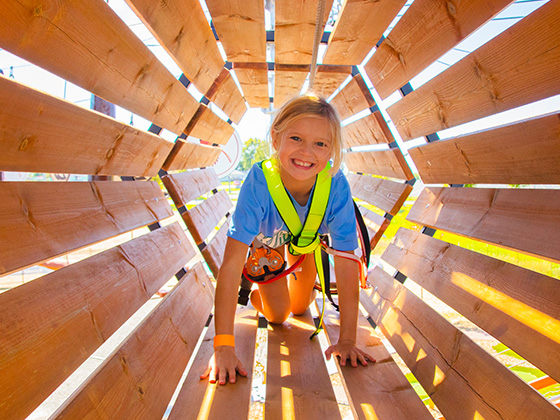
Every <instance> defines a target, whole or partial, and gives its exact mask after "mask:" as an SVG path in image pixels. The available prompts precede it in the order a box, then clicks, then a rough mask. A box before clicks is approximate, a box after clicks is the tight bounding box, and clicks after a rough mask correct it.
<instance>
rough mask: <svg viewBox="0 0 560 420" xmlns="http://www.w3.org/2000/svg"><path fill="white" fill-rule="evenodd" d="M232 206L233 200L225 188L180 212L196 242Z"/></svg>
mask: <svg viewBox="0 0 560 420" xmlns="http://www.w3.org/2000/svg"><path fill="white" fill-rule="evenodd" d="M232 208H233V202H232V201H231V199H230V198H229V195H227V193H226V192H225V190H221V191H220V192H218V193H217V194H214V195H213V196H211V197H210V198H208V199H206V200H204V201H203V202H202V203H200V204H199V205H197V206H196V207H193V208H192V209H190V210H189V211H187V212H184V213H183V214H182V216H183V219H184V220H185V223H186V224H187V226H188V228H189V232H190V233H191V235H192V236H193V239H194V240H195V242H196V243H197V244H200V243H202V242H204V241H205V239H206V237H207V236H208V235H209V234H210V233H211V232H212V231H213V230H214V229H215V228H216V225H217V224H218V222H219V221H220V220H221V219H222V218H223V217H224V216H225V215H226V213H228V212H229V211H231V209H232Z"/></svg>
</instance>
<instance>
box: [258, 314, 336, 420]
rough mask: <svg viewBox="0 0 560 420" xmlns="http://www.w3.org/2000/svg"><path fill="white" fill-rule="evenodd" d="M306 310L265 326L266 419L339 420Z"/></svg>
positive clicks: (319, 350)
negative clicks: (266, 332)
mask: <svg viewBox="0 0 560 420" xmlns="http://www.w3.org/2000/svg"><path fill="white" fill-rule="evenodd" d="M314 331H315V325H314V323H313V319H312V317H311V314H310V312H309V310H307V312H306V313H305V314H304V315H302V316H290V318H288V320H287V321H285V322H284V323H283V324H281V325H274V324H269V325H268V361H267V372H266V400H265V406H264V411H265V413H266V418H267V419H272V420H275V419H310V420H312V419H317V420H318V419H329V420H330V419H333V420H334V419H340V418H341V417H340V412H339V410H338V405H337V402H336V397H335V395H334V391H333V389H332V385H331V382H330V378H329V374H328V372H327V368H326V366H325V363H324V362H323V356H322V355H321V352H322V350H321V346H320V345H319V340H318V339H317V338H315V339H313V340H310V339H309V337H310V336H311V334H312V333H313V332H314Z"/></svg>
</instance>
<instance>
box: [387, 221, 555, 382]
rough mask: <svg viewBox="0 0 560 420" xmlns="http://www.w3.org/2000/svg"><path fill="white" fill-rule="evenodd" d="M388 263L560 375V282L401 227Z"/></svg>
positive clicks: (389, 248)
mask: <svg viewBox="0 0 560 420" xmlns="http://www.w3.org/2000/svg"><path fill="white" fill-rule="evenodd" d="M382 258H383V259H384V260H385V261H387V262H388V263H389V264H391V265H392V266H393V267H395V268H396V269H397V270H399V271H400V272H402V273H403V274H404V275H406V276H407V277H409V278H410V279H412V280H414V281H415V282H416V283H418V284H419V285H420V286H422V287H423V288H425V289H426V290H428V291H429V292H431V293H432V294H434V295H435V296H437V297H438V298H439V299H441V300H442V301H444V302H445V303H446V304H448V305H449V306H451V307H452V308H454V309H455V310H457V311H458V312H459V313H461V314H462V315H463V316H465V317H467V318H468V319H470V320H471V321H472V322H474V323H475V324H477V325H478V326H479V327H481V328H482V329H483V330H485V331H486V332H488V333H489V334H491V335H492V336H494V337H495V338H496V339H498V340H499V341H500V342H502V343H504V344H505V345H506V346H508V347H509V348H511V349H512V350H514V351H515V352H516V353H518V354H520V355H521V356H522V357H523V358H525V359H526V360H528V361H529V362H531V363H532V364H534V365H535V366H537V367H538V368H539V369H541V370H542V371H544V372H545V373H547V374H548V375H549V376H552V377H553V378H555V379H556V380H558V379H560V360H559V358H558V357H556V355H557V354H558V352H559V351H560V282H559V281H558V280H557V279H554V278H552V277H548V276H545V275H542V274H538V273H535V272H533V271H530V270H527V269H524V268H521V267H517V266H514V265H512V264H508V263H505V262H503V261H499V260H495V259H493V258H490V257H487V256H485V255H482V254H478V253H476V252H473V251H470V250H467V249H463V248H460V247H458V246H455V245H451V244H449V243H447V242H443V241H439V240H437V239H434V238H431V237H429V236H427V235H422V234H421V233H418V232H412V231H410V230H406V229H402V228H401V229H399V231H398V232H397V235H396V237H395V239H394V240H393V243H392V244H390V245H389V246H388V247H387V249H386V251H385V253H384V254H383V257H382Z"/></svg>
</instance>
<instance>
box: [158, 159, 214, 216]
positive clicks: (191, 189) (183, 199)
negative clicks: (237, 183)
mask: <svg viewBox="0 0 560 420" xmlns="http://www.w3.org/2000/svg"><path fill="white" fill-rule="evenodd" d="M162 181H163V184H164V185H165V188H166V189H167V191H168V192H169V195H170V196H171V198H172V199H173V202H174V203H175V205H176V206H177V207H180V206H183V205H185V204H187V203H188V202H189V201H192V200H194V199H196V198H198V197H200V196H202V195H204V194H206V193H207V192H209V191H212V190H213V189H214V188H217V187H219V186H220V185H221V183H220V179H219V178H218V175H216V171H215V170H214V168H206V169H200V170H194V171H187V172H181V173H177V174H168V175H165V176H163V177H162Z"/></svg>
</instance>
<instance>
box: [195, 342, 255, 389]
mask: <svg viewBox="0 0 560 420" xmlns="http://www.w3.org/2000/svg"><path fill="white" fill-rule="evenodd" d="M236 373H238V374H239V375H241V376H247V375H248V372H247V371H246V370H245V368H244V367H243V364H242V363H241V362H240V361H239V359H238V358H237V356H236V355H235V348H234V347H228V346H220V347H217V348H216V350H215V351H214V354H213V355H212V357H211V358H210V361H209V362H208V367H207V368H206V370H205V371H204V373H203V374H202V375H200V379H206V378H208V377H209V381H210V383H211V384H215V383H216V380H218V383H219V384H220V385H225V384H226V381H227V377H228V376H229V382H230V383H232V384H234V383H235V379H236Z"/></svg>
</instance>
